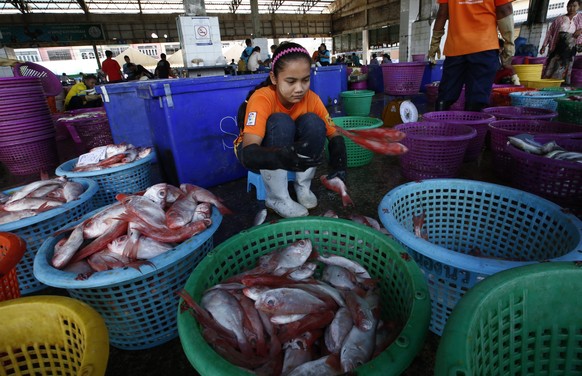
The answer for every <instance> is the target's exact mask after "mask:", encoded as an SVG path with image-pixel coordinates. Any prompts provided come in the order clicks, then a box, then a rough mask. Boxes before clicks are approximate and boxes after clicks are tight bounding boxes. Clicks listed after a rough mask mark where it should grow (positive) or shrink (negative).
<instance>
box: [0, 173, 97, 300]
mask: <svg viewBox="0 0 582 376" xmlns="http://www.w3.org/2000/svg"><path fill="white" fill-rule="evenodd" d="M71 180H72V181H76V182H79V183H81V184H83V187H84V188H85V192H83V194H81V196H80V197H79V199H78V200H75V201H71V202H67V203H66V204H64V205H61V206H59V207H57V208H54V209H51V210H48V211H45V212H42V213H39V214H37V215H35V216H34V217H28V218H24V219H21V220H19V221H14V222H10V223H5V224H3V225H0V232H12V233H14V234H16V235H18V236H20V237H21V238H22V239H23V240H24V241H25V242H26V252H25V253H24V256H22V259H21V260H20V262H19V263H18V265H16V274H17V277H18V286H19V288H20V293H21V294H23V295H25V294H31V293H33V292H37V291H40V290H42V289H44V288H46V286H45V285H43V284H42V283H41V282H40V281H39V280H37V279H36V278H35V277H34V274H33V263H34V258H35V255H36V253H37V251H38V250H39V248H40V247H41V245H42V243H43V242H44V241H45V240H46V238H47V237H49V236H51V235H52V234H53V233H54V232H55V231H57V230H59V229H60V228H62V227H64V226H68V225H69V223H71V222H73V221H76V220H77V219H79V217H81V216H83V215H85V214H87V213H88V212H90V211H91V210H93V209H94V202H93V197H94V196H95V194H96V193H97V191H98V189H99V186H98V185H97V183H96V182H95V181H93V180H91V179H85V178H72V179H71ZM20 188H22V187H19V188H14V189H11V190H8V191H6V192H4V193H7V194H10V193H13V192H16V191H18V190H19V189H20Z"/></svg>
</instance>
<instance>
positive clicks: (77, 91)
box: [65, 74, 103, 111]
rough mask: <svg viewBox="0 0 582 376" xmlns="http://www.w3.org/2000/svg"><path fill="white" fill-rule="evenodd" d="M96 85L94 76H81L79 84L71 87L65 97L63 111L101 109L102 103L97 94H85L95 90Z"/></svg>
mask: <svg viewBox="0 0 582 376" xmlns="http://www.w3.org/2000/svg"><path fill="white" fill-rule="evenodd" d="M96 84H97V76H95V75H94V74H87V75H85V76H83V79H82V80H81V82H78V83H76V84H75V85H73V86H71V90H69V93H68V94H67V96H66V97H65V110H66V111H70V110H76V109H79V108H88V107H101V106H102V105H103V101H102V100H101V95H99V94H87V91H88V90H92V89H94V88H95V85H96Z"/></svg>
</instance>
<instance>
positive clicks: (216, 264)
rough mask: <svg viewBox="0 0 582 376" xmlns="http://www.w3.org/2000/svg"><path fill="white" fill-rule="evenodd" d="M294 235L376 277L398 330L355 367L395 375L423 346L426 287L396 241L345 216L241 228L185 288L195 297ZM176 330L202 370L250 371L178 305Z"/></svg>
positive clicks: (384, 313)
mask: <svg viewBox="0 0 582 376" xmlns="http://www.w3.org/2000/svg"><path fill="white" fill-rule="evenodd" d="M299 239H310V240H311V241H312V243H313V248H314V249H316V250H317V251H318V252H320V253H332V254H337V255H341V256H344V257H347V258H349V259H352V260H355V261H357V262H359V263H360V264H361V265H362V266H364V267H365V268H366V269H367V270H368V271H369V273H370V275H371V276H372V278H377V279H378V281H379V282H378V287H379V288H380V295H381V297H382V298H383V299H381V316H382V318H383V319H384V320H395V321H398V322H401V323H402V324H403V329H402V331H401V332H400V334H399V336H398V337H397V339H396V340H395V342H394V343H392V345H390V346H389V347H388V348H387V349H386V350H384V351H383V352H382V353H381V354H380V355H378V356H377V357H376V358H374V359H373V360H372V361H370V362H368V363H366V364H364V365H362V366H360V367H359V368H357V369H356V371H355V372H356V373H357V374H361V375H399V374H400V373H401V372H402V371H404V370H405V369H406V368H407V367H408V366H409V365H410V363H411V362H412V360H413V359H414V357H415V356H416V354H417V353H418V352H419V351H420V349H421V348H422V346H423V342H424V338H425V335H426V333H427V330H428V323H429V320H430V301H429V295H428V286H427V284H426V282H425V280H424V277H423V276H422V273H421V271H420V269H419V268H418V266H417V265H416V263H415V262H414V261H413V260H412V258H410V257H408V255H407V253H406V252H405V250H404V249H403V248H402V246H400V245H399V244H398V243H396V242H395V241H393V240H392V239H390V238H388V237H387V236H386V235H384V234H382V233H380V232H378V231H375V230H373V229H371V228H368V227H365V226H363V225H360V224H357V223H355V222H353V221H348V220H344V219H333V218H322V217H305V218H292V219H286V220H281V221H279V222H277V223H275V224H264V225H262V226H258V227H253V228H251V229H250V230H245V231H242V232H241V233H240V234H238V235H236V236H233V237H232V238H230V239H228V240H227V241H225V242H224V243H222V244H220V245H219V246H218V247H216V248H215V249H214V250H213V251H211V252H210V253H209V254H208V255H207V256H206V257H205V258H204V260H203V261H202V262H201V263H200V264H199V265H198V266H197V267H196V269H194V272H193V273H192V275H191V276H190V278H189V279H188V281H187V283H186V287H185V289H186V291H187V292H188V293H189V294H190V295H191V296H192V297H193V298H194V299H195V300H196V301H197V302H200V300H201V297H202V294H203V292H204V291H205V290H206V289H207V288H209V287H211V286H213V285H215V284H217V283H220V282H222V281H223V280H224V279H226V278H228V277H231V276H233V275H235V274H237V273H240V272H242V271H244V270H249V269H251V268H253V267H255V266H256V264H257V261H258V259H259V257H261V256H263V255H265V254H267V253H269V252H271V251H273V250H276V249H280V248H281V247H283V246H284V245H287V244H290V243H292V242H294V241H296V240H299ZM178 333H179V335H180V341H181V343H182V347H183V349H184V352H185V354H186V356H187V357H188V360H189V361H190V363H191V364H192V366H193V367H194V368H196V370H197V371H198V372H199V373H200V374H201V375H212V376H215V375H229V376H231V375H249V374H250V372H249V371H246V370H243V369H241V368H239V367H236V366H234V365H232V364H231V363H229V362H227V361H226V360H225V359H223V358H222V357H220V356H219V355H218V354H217V353H216V352H215V351H214V350H213V349H212V348H211V347H210V345H208V344H207V343H206V341H205V340H204V339H203V337H202V335H201V333H200V329H199V326H198V323H197V322H196V320H195V319H194V318H193V316H192V315H191V314H190V313H189V312H187V311H185V312H180V310H178Z"/></svg>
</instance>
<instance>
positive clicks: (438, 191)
mask: <svg viewBox="0 0 582 376" xmlns="http://www.w3.org/2000/svg"><path fill="white" fill-rule="evenodd" d="M423 211H424V212H425V215H426V219H425V225H424V228H425V229H426V231H427V233H428V241H426V240H424V239H422V238H420V237H417V236H415V234H414V229H413V223H412V217H413V215H417V216H418V215H420V214H421V213H422V212H423ZM378 214H379V217H380V220H381V221H382V223H383V224H384V226H385V227H386V229H387V230H388V231H389V232H390V233H391V234H392V235H393V236H394V237H395V238H396V239H397V240H398V241H399V242H401V243H402V244H403V245H405V246H406V247H407V249H408V252H409V253H410V255H411V256H413V257H414V259H415V260H416V262H417V263H418V265H419V266H420V267H421V269H422V270H423V272H424V275H425V277H426V279H427V281H428V286H429V290H430V294H431V300H432V317H431V325H430V329H431V331H433V332H434V333H436V334H439V335H440V334H442V331H443V328H444V326H445V324H446V322H447V319H448V317H449V315H450V314H451V312H452V310H453V308H454V307H455V305H456V304H457V302H458V301H459V300H460V299H461V297H462V296H463V295H464V294H465V293H466V292H467V291H468V290H469V289H470V288H472V287H473V286H474V285H475V284H477V283H478V282H480V281H482V280H483V279H485V278H487V277H489V276H490V275H492V274H495V273H498V272H500V271H502V270H506V269H509V268H514V267H517V266H522V265H526V264H529V263H534V262H540V261H544V260H552V261H569V260H580V259H581V257H580V254H581V253H580V252H582V235H581V234H582V221H580V220H579V219H577V218H576V217H575V216H573V215H571V214H567V213H565V212H564V211H562V209H561V208H560V207H559V206H558V205H556V204H554V203H552V202H550V201H548V200H545V199H543V198H540V197H538V196H535V195H533V194H530V193H526V192H523V191H520V190H517V189H513V188H508V187H505V186H501V185H497V184H491V183H484V182H479V181H472V180H462V179H432V180H425V181H421V182H412V183H408V184H404V185H401V186H399V187H397V188H395V189H393V190H391V191H390V192H389V193H388V194H386V196H384V198H383V199H382V201H381V202H380V206H379V208H378Z"/></svg>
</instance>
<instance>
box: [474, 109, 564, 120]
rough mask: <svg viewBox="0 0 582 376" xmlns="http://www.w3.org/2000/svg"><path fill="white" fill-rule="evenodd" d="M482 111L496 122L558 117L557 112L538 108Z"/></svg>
mask: <svg viewBox="0 0 582 376" xmlns="http://www.w3.org/2000/svg"><path fill="white" fill-rule="evenodd" d="M482 111H483V112H485V113H486V114H489V115H493V116H495V119H496V120H509V119H517V120H528V119H529V120H552V119H553V118H555V117H556V116H558V113H557V112H556V111H552V110H547V109H545V108H536V107H514V106H500V107H488V108H484V109H483V110H482Z"/></svg>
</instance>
